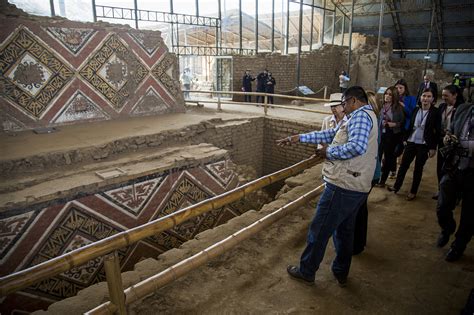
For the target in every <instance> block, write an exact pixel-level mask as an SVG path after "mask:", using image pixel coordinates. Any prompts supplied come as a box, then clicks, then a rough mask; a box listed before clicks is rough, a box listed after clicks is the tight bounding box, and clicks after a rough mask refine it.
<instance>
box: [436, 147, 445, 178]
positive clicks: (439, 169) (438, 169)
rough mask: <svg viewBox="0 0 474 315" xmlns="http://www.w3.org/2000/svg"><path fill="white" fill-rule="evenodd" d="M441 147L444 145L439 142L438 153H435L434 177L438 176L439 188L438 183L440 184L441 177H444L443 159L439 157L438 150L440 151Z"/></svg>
mask: <svg viewBox="0 0 474 315" xmlns="http://www.w3.org/2000/svg"><path fill="white" fill-rule="evenodd" d="M442 147H444V144H443V141H440V142H439V143H438V153H437V156H436V159H437V160H436V175H437V176H438V186H439V183H440V182H441V179H442V178H443V175H444V172H443V164H444V161H445V159H444V157H443V156H442V155H441V153H439V149H441V148H442Z"/></svg>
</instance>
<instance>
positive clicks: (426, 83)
mask: <svg viewBox="0 0 474 315" xmlns="http://www.w3.org/2000/svg"><path fill="white" fill-rule="evenodd" d="M425 89H431V90H433V94H434V101H435V103H436V101H437V100H438V85H437V84H436V83H434V82H433V81H431V77H430V76H429V75H428V74H426V75H425V76H424V77H423V82H421V83H420V85H419V87H418V93H417V96H416V103H417V104H420V98H421V94H422V93H423V91H424V90H425Z"/></svg>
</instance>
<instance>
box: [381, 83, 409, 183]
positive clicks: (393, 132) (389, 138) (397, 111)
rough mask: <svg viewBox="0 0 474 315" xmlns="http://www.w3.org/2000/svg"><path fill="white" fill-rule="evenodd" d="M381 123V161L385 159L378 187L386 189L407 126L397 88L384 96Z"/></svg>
mask: <svg viewBox="0 0 474 315" xmlns="http://www.w3.org/2000/svg"><path fill="white" fill-rule="evenodd" d="M380 121H381V122H382V124H381V126H380V134H381V141H380V145H379V159H380V160H382V157H383V163H382V176H381V178H380V182H379V183H378V184H377V187H384V186H385V182H386V181H387V178H388V174H389V173H390V170H391V169H392V168H393V167H396V163H397V156H396V155H395V147H396V146H397V145H398V144H399V143H401V142H402V141H403V139H402V136H403V126H404V125H405V114H404V112H403V107H402V106H401V105H400V97H399V96H398V90H397V88H396V87H395V86H391V87H389V88H387V89H386V90H385V93H384V94H383V106H382V109H381V110H380Z"/></svg>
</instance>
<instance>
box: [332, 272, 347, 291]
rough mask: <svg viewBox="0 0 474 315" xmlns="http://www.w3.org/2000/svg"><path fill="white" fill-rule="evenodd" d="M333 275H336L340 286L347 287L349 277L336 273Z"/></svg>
mask: <svg viewBox="0 0 474 315" xmlns="http://www.w3.org/2000/svg"><path fill="white" fill-rule="evenodd" d="M333 275H334V278H336V280H337V283H338V284H339V286H340V287H341V288H345V287H346V286H347V276H343V275H338V274H335V273H333Z"/></svg>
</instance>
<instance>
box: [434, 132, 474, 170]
mask: <svg viewBox="0 0 474 315" xmlns="http://www.w3.org/2000/svg"><path fill="white" fill-rule="evenodd" d="M445 143H446V145H445V146H444V147H442V148H440V149H439V153H440V154H441V155H442V156H443V158H444V159H445V161H444V163H443V167H442V170H443V172H446V173H453V172H455V171H456V170H457V169H458V166H459V162H460V161H461V158H462V157H467V156H469V150H468V149H466V148H463V147H462V146H461V144H460V143H459V140H458V139H457V138H456V137H449V138H448V139H446V141H445Z"/></svg>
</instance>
